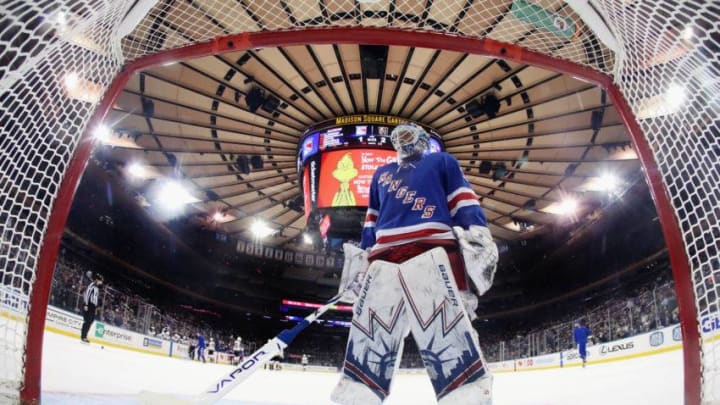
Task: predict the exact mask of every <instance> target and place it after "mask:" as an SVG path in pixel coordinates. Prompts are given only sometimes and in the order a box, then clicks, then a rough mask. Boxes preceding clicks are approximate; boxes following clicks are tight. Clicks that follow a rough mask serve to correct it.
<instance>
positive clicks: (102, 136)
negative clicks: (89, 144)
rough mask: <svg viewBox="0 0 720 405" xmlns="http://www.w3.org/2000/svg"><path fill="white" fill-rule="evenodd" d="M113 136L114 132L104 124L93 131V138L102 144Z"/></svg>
mask: <svg viewBox="0 0 720 405" xmlns="http://www.w3.org/2000/svg"><path fill="white" fill-rule="evenodd" d="M111 135H112V131H111V130H110V128H108V126H107V125H104V124H100V125H98V126H97V127H96V128H95V130H93V136H94V137H95V139H97V140H98V141H100V142H105V141H107V140H108V139H110V136H111Z"/></svg>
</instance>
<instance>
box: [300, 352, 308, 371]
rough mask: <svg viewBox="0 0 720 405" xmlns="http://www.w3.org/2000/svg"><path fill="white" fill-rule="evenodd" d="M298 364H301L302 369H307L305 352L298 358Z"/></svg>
mask: <svg viewBox="0 0 720 405" xmlns="http://www.w3.org/2000/svg"><path fill="white" fill-rule="evenodd" d="M300 364H302V369H303V371H305V370H307V366H308V356H307V354H305V353H303V355H302V357H301V358H300Z"/></svg>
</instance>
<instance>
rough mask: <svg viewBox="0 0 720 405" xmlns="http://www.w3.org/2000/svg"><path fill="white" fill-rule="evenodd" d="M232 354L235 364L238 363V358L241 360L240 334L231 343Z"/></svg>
mask: <svg viewBox="0 0 720 405" xmlns="http://www.w3.org/2000/svg"><path fill="white" fill-rule="evenodd" d="M233 354H234V355H235V359H234V360H235V364H240V360H242V338H241V337H240V336H238V337H237V338H236V339H235V343H233Z"/></svg>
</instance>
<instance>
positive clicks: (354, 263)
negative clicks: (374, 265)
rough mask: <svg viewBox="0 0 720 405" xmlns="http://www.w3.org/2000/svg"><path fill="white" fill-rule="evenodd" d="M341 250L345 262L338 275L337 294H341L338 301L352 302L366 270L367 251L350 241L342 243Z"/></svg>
mask: <svg viewBox="0 0 720 405" xmlns="http://www.w3.org/2000/svg"><path fill="white" fill-rule="evenodd" d="M343 252H344V253H345V263H344V264H343V270H342V276H341V277H340V286H339V288H338V294H342V298H340V301H342V302H346V303H348V304H352V303H353V302H355V299H356V298H357V296H358V292H359V290H360V286H361V285H362V281H363V278H364V277H365V274H366V273H367V270H368V253H367V252H366V251H364V250H362V249H360V248H359V247H357V246H355V245H353V244H350V243H344V244H343Z"/></svg>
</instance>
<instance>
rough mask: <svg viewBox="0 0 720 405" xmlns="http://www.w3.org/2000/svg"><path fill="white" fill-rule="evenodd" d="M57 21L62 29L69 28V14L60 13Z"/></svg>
mask: <svg viewBox="0 0 720 405" xmlns="http://www.w3.org/2000/svg"><path fill="white" fill-rule="evenodd" d="M55 21H57V23H58V25H59V26H60V28H61V29H65V27H66V26H67V14H65V12H63V11H61V12H59V13H58V14H57V18H56V20H55Z"/></svg>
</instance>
